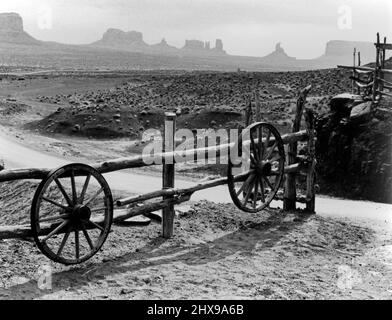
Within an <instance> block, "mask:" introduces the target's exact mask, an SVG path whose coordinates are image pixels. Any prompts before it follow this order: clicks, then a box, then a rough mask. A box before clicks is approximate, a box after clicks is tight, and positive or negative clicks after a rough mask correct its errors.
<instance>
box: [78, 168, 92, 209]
mask: <svg viewBox="0 0 392 320" xmlns="http://www.w3.org/2000/svg"><path fill="white" fill-rule="evenodd" d="M90 179H91V173H89V175H88V176H87V177H86V181H85V182H84V185H83V189H82V193H81V194H80V200H79V203H83V201H84V197H85V196H86V192H87V188H88V185H89V183H90Z"/></svg>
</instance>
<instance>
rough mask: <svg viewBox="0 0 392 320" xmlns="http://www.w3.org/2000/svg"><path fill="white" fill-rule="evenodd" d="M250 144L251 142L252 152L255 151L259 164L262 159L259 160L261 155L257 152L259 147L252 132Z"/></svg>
mask: <svg viewBox="0 0 392 320" xmlns="http://www.w3.org/2000/svg"><path fill="white" fill-rule="evenodd" d="M250 142H251V150H252V149H253V154H254V156H255V159H256V161H257V162H259V161H260V158H259V154H258V152H257V146H256V143H255V140H254V137H253V134H252V131H251V132H250Z"/></svg>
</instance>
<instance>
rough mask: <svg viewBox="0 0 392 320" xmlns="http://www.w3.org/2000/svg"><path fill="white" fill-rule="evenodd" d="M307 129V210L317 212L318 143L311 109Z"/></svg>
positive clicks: (308, 111)
mask: <svg viewBox="0 0 392 320" xmlns="http://www.w3.org/2000/svg"><path fill="white" fill-rule="evenodd" d="M305 121H306V131H307V132H308V136H309V138H308V139H309V140H308V157H309V162H310V163H309V169H308V173H307V175H306V211H308V212H309V213H316V194H315V183H316V165H317V160H316V145H315V141H314V140H315V132H314V113H313V111H312V110H310V109H306V111H305Z"/></svg>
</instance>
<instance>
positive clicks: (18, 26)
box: [0, 12, 40, 44]
mask: <svg viewBox="0 0 392 320" xmlns="http://www.w3.org/2000/svg"><path fill="white" fill-rule="evenodd" d="M0 41H1V42H7V43H17V44H39V43H40V41H38V40H36V39H34V38H33V37H32V36H30V35H29V34H28V33H27V32H25V31H24V29H23V20H22V17H21V16H20V15H19V14H17V13H12V12H11V13H0Z"/></svg>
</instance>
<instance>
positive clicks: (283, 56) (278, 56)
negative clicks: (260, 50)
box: [261, 42, 297, 64]
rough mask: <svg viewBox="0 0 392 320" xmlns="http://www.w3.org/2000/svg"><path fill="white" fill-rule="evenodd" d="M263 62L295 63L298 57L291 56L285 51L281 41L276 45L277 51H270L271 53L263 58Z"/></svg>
mask: <svg viewBox="0 0 392 320" xmlns="http://www.w3.org/2000/svg"><path fill="white" fill-rule="evenodd" d="M261 59H262V60H263V62H266V63H272V64H287V63H294V62H295V61H296V60H297V59H296V58H293V57H290V56H289V55H287V53H286V52H285V51H284V49H283V48H282V46H281V45H280V42H278V43H277V44H276V46H275V51H274V52H272V53H270V54H269V55H267V56H265V57H262V58H261Z"/></svg>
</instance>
